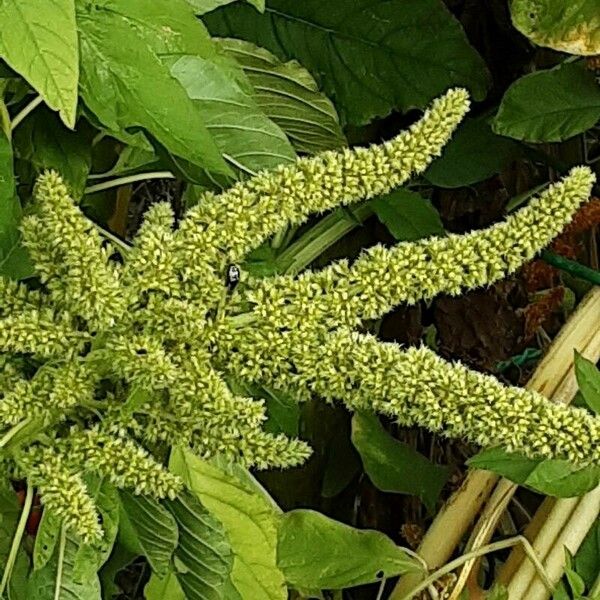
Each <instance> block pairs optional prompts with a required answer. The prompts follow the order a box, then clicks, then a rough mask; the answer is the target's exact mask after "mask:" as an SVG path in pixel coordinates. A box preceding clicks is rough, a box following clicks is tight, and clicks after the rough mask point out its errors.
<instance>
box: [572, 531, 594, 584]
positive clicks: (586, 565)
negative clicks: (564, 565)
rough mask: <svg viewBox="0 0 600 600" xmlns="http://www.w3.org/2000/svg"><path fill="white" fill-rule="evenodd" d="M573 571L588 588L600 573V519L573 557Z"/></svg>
mask: <svg viewBox="0 0 600 600" xmlns="http://www.w3.org/2000/svg"><path fill="white" fill-rule="evenodd" d="M574 562H575V569H576V570H577V572H578V573H579V575H581V577H582V578H583V580H584V581H585V582H586V584H587V586H588V587H590V588H591V587H592V586H593V585H594V583H595V581H596V578H597V577H598V574H599V573H600V519H596V522H595V523H594V525H592V528H591V529H590V530H589V531H588V533H587V535H586V536H585V539H584V540H583V543H582V544H581V546H579V550H578V551H577V554H576V555H575V561H574Z"/></svg>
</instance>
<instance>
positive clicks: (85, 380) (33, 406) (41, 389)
mask: <svg viewBox="0 0 600 600" xmlns="http://www.w3.org/2000/svg"><path fill="white" fill-rule="evenodd" d="M96 382H97V376H96V373H94V371H93V370H92V369H90V368H89V367H88V365H86V364H85V363H84V362H78V361H69V362H66V363H64V364H61V365H58V366H56V367H53V366H51V365H45V366H44V367H42V368H41V369H39V370H38V371H37V373H36V374H35V376H34V377H33V378H32V379H25V378H19V379H16V378H15V379H13V381H12V386H11V387H10V389H8V391H6V392H5V393H4V396H3V397H2V400H1V401H0V423H6V424H7V425H16V424H18V423H20V422H21V421H23V420H25V419H27V418H30V417H32V416H35V418H37V419H40V418H41V419H43V420H44V421H49V422H51V421H54V420H62V419H64V417H65V415H66V414H67V413H68V411H69V410H70V409H72V408H73V407H75V406H77V405H78V404H81V403H85V402H86V401H89V400H92V399H93V395H94V388H95V386H96ZM5 389H7V388H5Z"/></svg>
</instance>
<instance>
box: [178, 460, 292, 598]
mask: <svg viewBox="0 0 600 600" xmlns="http://www.w3.org/2000/svg"><path fill="white" fill-rule="evenodd" d="M169 467H170V469H171V470H172V471H173V472H174V473H176V474H178V475H180V476H181V477H182V478H183V480H184V481H185V483H186V485H187V487H188V488H189V489H190V490H192V491H193V492H194V493H195V494H196V495H197V496H198V498H200V500H201V501H202V504H204V506H206V507H207V508H208V510H209V511H210V512H211V513H212V514H213V515H214V516H215V517H216V518H217V519H218V520H219V521H220V522H221V523H222V524H223V526H224V527H225V531H226V533H227V537H228V538H229V542H230V544H231V548H232V550H233V553H234V561H233V569H232V572H231V580H232V582H233V584H234V586H235V587H236V588H237V591H238V592H239V594H240V595H241V597H242V598H261V599H263V598H264V600H286V599H287V591H286V587H285V580H284V577H283V574H282V573H281V571H280V570H279V569H278V568H277V523H278V519H279V515H278V513H277V512H276V510H275V508H274V507H273V505H272V504H271V502H269V500H268V499H267V498H266V497H265V496H264V495H263V494H262V493H261V492H260V491H259V490H258V489H255V488H253V487H251V486H250V485H249V484H248V483H247V482H246V481H243V480H241V479H240V478H238V477H236V476H235V475H233V474H231V473H229V472H227V471H226V470H224V469H221V468H219V467H217V466H216V465H215V464H211V463H208V462H206V461H204V460H201V459H200V458H198V457H196V456H194V455H193V454H192V453H191V452H190V451H189V450H186V449H182V448H176V449H175V450H174V451H173V453H172V455H171V461H170V465H169Z"/></svg>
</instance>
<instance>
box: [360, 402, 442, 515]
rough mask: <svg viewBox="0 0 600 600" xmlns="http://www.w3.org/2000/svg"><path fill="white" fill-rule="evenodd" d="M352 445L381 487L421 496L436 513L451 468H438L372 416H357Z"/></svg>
mask: <svg viewBox="0 0 600 600" xmlns="http://www.w3.org/2000/svg"><path fill="white" fill-rule="evenodd" d="M352 443H353V444H354V446H355V448H356V449H357V450H358V453H359V454H360V457H361V459H362V462H363V466H364V469H365V472H366V473H367V475H368V476H369V478H370V479H371V481H372V482H373V483H374V485H375V486H376V487H377V488H379V489H380V490H383V491H384V492H400V493H403V494H413V495H415V496H418V497H419V498H421V500H423V502H424V503H425V504H426V506H427V507H428V508H429V510H430V511H433V509H434V508H435V503H436V501H437V499H438V496H439V494H440V491H441V489H442V486H443V485H444V484H445V483H446V480H447V479H448V475H449V473H448V469H447V468H445V467H441V466H439V465H434V464H433V463H431V462H430V461H429V460H427V459H426V458H425V457H424V456H423V455H422V454H419V452H417V451H416V450H414V449H413V448H411V447H410V446H408V445H407V444H404V443H402V442H400V441H399V440H397V439H395V438H393V437H392V436H391V435H390V434H389V433H388V432H387V431H385V429H384V428H383V427H382V426H381V423H380V422H379V419H378V418H377V417H376V416H375V415H372V414H367V413H359V412H357V413H355V414H354V416H353V417H352Z"/></svg>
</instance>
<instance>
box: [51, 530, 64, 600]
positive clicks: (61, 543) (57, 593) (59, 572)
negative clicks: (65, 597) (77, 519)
mask: <svg viewBox="0 0 600 600" xmlns="http://www.w3.org/2000/svg"><path fill="white" fill-rule="evenodd" d="M66 546H67V528H66V527H65V524H64V522H63V524H62V525H61V528H60V541H59V546H58V565H57V567H56V586H55V587H54V600H60V591H61V588H62V575H63V565H64V563H65V548H66Z"/></svg>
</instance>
